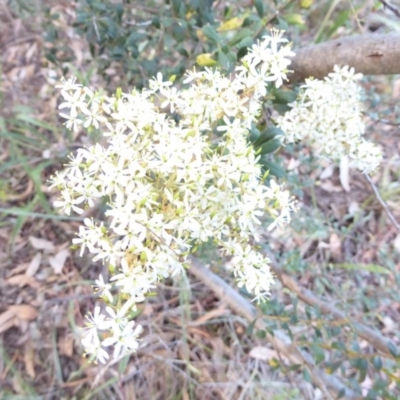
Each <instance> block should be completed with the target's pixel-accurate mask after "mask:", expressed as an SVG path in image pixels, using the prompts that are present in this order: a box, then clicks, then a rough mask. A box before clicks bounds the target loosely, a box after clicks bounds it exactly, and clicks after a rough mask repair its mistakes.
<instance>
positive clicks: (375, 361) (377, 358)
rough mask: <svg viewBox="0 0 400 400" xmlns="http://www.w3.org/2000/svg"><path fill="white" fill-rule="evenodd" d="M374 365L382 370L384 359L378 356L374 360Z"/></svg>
mask: <svg viewBox="0 0 400 400" xmlns="http://www.w3.org/2000/svg"><path fill="white" fill-rule="evenodd" d="M372 364H373V366H374V367H375V368H376V369H377V370H378V371H379V370H380V369H381V368H382V359H381V358H380V357H378V356H376V357H374V358H373V359H372Z"/></svg>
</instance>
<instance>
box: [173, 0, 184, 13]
mask: <svg viewBox="0 0 400 400" xmlns="http://www.w3.org/2000/svg"><path fill="white" fill-rule="evenodd" d="M181 3H182V0H172V8H173V9H174V13H175V14H179V10H180V8H181Z"/></svg>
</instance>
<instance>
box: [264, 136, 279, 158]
mask: <svg viewBox="0 0 400 400" xmlns="http://www.w3.org/2000/svg"><path fill="white" fill-rule="evenodd" d="M279 147H281V141H280V139H271V140H268V142H265V143H264V144H262V145H261V147H260V148H261V151H260V152H259V154H270V153H273V152H274V151H275V150H277V149H279Z"/></svg>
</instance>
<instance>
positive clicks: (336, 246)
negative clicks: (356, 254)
mask: <svg viewBox="0 0 400 400" xmlns="http://www.w3.org/2000/svg"><path fill="white" fill-rule="evenodd" d="M329 249H330V251H331V252H332V255H333V256H334V257H339V256H340V255H341V253H342V252H341V241H340V237H339V235H338V234H337V233H335V232H333V233H332V234H331V236H330V237H329Z"/></svg>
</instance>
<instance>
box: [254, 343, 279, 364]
mask: <svg viewBox="0 0 400 400" xmlns="http://www.w3.org/2000/svg"><path fill="white" fill-rule="evenodd" d="M249 356H250V357H251V358H255V359H257V360H263V361H268V360H271V359H273V358H277V357H278V353H277V352H276V351H275V350H272V349H269V348H268V347H264V346H256V347H253V348H252V349H251V350H250V353H249Z"/></svg>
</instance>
